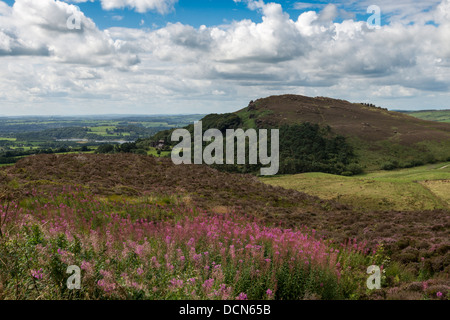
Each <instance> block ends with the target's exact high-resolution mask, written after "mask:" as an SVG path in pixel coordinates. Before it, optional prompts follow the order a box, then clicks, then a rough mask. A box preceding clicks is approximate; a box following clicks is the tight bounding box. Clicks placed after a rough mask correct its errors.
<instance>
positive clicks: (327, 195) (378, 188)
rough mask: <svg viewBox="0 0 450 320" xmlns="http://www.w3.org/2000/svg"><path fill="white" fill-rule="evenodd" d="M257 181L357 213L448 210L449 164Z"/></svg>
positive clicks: (292, 176) (307, 174)
mask: <svg viewBox="0 0 450 320" xmlns="http://www.w3.org/2000/svg"><path fill="white" fill-rule="evenodd" d="M261 180H262V181H263V182H265V183H268V184H271V185H275V186H281V187H284V188H288V189H295V190H298V191H302V192H305V193H308V194H311V195H315V196H318V197H320V198H323V199H333V200H337V201H339V202H341V203H344V204H348V205H351V206H353V207H354V208H355V209H358V210H361V211H371V210H376V211H378V210H432V209H442V208H450V195H449V192H448V190H450V163H441V164H434V165H427V166H423V167H417V168H412V169H401V170H395V171H376V172H373V173H368V174H364V175H360V176H356V177H342V176H336V175H330V174H324V173H305V174H298V175H287V176H278V177H271V178H261Z"/></svg>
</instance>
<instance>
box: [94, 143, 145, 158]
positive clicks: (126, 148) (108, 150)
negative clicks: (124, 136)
mask: <svg viewBox="0 0 450 320" xmlns="http://www.w3.org/2000/svg"><path fill="white" fill-rule="evenodd" d="M147 149H148V147H147V146H146V144H145V143H144V142H143V140H137V141H136V142H130V143H124V144H102V145H100V146H99V147H98V148H97V150H96V151H95V152H96V153H102V154H114V153H135V154H142V155H146V154H147Z"/></svg>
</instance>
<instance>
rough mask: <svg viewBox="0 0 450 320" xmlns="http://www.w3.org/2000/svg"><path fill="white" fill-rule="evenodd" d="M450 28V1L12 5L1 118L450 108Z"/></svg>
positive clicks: (0, 23)
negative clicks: (269, 101) (297, 102)
mask: <svg viewBox="0 0 450 320" xmlns="http://www.w3.org/2000/svg"><path fill="white" fill-rule="evenodd" d="M374 4H375V5H377V6H378V7H379V8H380V10H381V14H380V18H381V26H380V28H378V29H372V28H369V27H370V26H368V25H367V22H366V21H367V19H368V18H369V17H370V16H371V14H369V13H367V8H368V7H369V6H371V5H374ZM73 5H76V6H77V7H74V6H73ZM75 16H76V17H77V19H78V20H79V22H80V29H74V28H69V27H70V26H69V25H68V24H67V22H68V20H69V19H70V18H71V17H75ZM449 30H450V0H427V1H421V2H417V1H414V0H398V1H392V0H377V1H372V0H362V1H353V0H335V1H328V2H325V1H308V0H303V1H272V2H271V1H263V0H236V1H233V0H222V1H210V0H178V1H177V0H66V1H59V0H39V1H36V0H17V1H11V0H6V1H5V0H3V1H2V0H0V114H3V115H16V114H42V115H44V114H55V115H59V114H102V113H108V114H111V113H124V114H131V113H135V114H160V113H210V112H229V111H235V110H237V109H240V108H242V107H245V106H246V105H247V104H248V101H250V100H254V99H257V98H260V97H266V96H269V95H276V94H285V93H292V94H303V95H308V96H329V97H333V98H339V99H346V100H350V101H353V102H370V103H375V104H377V105H380V106H383V107H387V108H390V109H405V110H406V109H408V110H409V109H436V108H437V109H442V108H450V104H449V101H450V93H449V92H450V78H449V77H448V74H450V31H449Z"/></svg>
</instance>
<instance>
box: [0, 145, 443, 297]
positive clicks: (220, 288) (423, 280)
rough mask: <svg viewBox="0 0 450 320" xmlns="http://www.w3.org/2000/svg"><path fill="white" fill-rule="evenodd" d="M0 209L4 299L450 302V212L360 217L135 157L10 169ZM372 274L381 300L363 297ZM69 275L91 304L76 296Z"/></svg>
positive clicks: (0, 178) (248, 179) (52, 159)
mask: <svg viewBox="0 0 450 320" xmlns="http://www.w3.org/2000/svg"><path fill="white" fill-rule="evenodd" d="M417 170H418V171H417V172H416V178H420V179H422V178H424V177H430V178H432V177H433V176H434V177H436V175H435V174H434V171H432V170H430V173H427V172H426V170H424V169H422V170H423V172H422V171H419V169H417ZM433 170H438V169H437V168H434V169H433ZM442 170H446V168H445V169H442ZM443 172H447V173H448V171H443ZM389 174H390V175H391V176H390V177H386V179H391V180H392V181H405V182H410V180H411V179H409V178H406V175H405V174H398V173H396V172H391V173H389ZM410 174H413V173H412V172H410ZM380 179H381V178H380ZM438 189H439V188H438ZM0 195H1V198H2V200H3V205H2V206H1V207H0V213H1V216H0V217H1V222H0V226H1V228H0V230H1V231H0V251H1V252H0V257H1V263H0V299H1V298H3V299H242V300H244V299H282V300H286V299H292V300H295V299H446V298H447V297H448V291H449V289H450V286H449V282H448V272H449V268H450V261H449V254H450V253H449V245H448V228H447V227H446V226H447V225H448V223H449V222H448V219H449V214H448V213H449V211H448V210H442V209H441V210H432V211H425V210H415V211H392V210H390V211H378V212H368V213H362V212H360V211H358V210H354V209H351V208H349V207H347V206H345V205H342V204H340V203H338V202H336V201H333V200H322V199H320V198H317V197H314V196H311V195H307V194H305V193H301V192H298V191H295V190H287V189H283V188H279V187H274V186H270V185H268V184H265V183H261V182H260V181H258V179H257V178H255V177H253V176H250V175H240V174H228V173H223V172H218V171H216V170H214V169H211V168H209V167H206V166H195V165H192V166H175V165H173V163H172V162H171V161H170V159H165V158H155V157H150V156H140V155H135V154H112V155H94V154H67V155H38V156H35V157H27V158H25V159H22V160H20V161H19V162H18V163H17V164H15V165H14V166H8V167H3V168H1V169H0ZM372 264H375V265H380V266H383V270H384V272H383V277H382V286H383V288H382V290H378V291H368V290H367V288H366V280H367V274H366V270H367V267H368V266H370V265H372ZM70 265H76V266H79V267H80V268H81V270H82V275H83V281H84V282H83V283H84V285H83V289H82V290H81V291H76V292H73V291H69V290H67V289H66V286H65V279H66V277H67V276H66V273H65V271H66V269H67V267H68V266H70Z"/></svg>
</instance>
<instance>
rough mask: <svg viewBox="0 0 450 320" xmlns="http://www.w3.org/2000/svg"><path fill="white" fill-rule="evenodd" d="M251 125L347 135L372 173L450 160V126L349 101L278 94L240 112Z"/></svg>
mask: <svg viewBox="0 0 450 320" xmlns="http://www.w3.org/2000/svg"><path fill="white" fill-rule="evenodd" d="M236 114H237V115H239V116H240V117H241V118H242V119H244V122H245V123H246V124H247V125H250V126H256V127H258V128H264V127H279V126H281V125H284V124H288V125H292V124H298V123H302V122H310V123H315V124H319V125H320V126H329V127H331V129H332V130H333V131H334V132H335V133H337V134H340V135H343V136H345V137H346V138H347V139H348V140H349V142H350V143H351V145H352V146H354V148H355V151H356V153H357V155H358V157H359V161H360V163H361V164H363V165H364V166H365V167H366V168H368V169H376V168H380V167H382V166H383V165H385V164H387V163H394V164H396V163H395V162H397V163H398V166H415V162H417V164H423V163H430V162H434V161H445V160H447V158H449V157H450V125H449V124H446V123H436V122H431V121H425V120H421V119H417V118H414V117H411V116H409V115H407V114H402V113H399V112H392V111H388V110H387V109H383V108H379V107H375V106H369V105H366V104H359V103H350V102H348V101H345V100H336V99H331V98H324V97H317V98H310V97H305V96H298V95H283V96H272V97H268V98H264V99H259V100H256V101H255V102H251V103H250V104H249V106H248V107H247V108H244V109H242V110H240V111H238V112H236Z"/></svg>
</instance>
